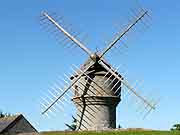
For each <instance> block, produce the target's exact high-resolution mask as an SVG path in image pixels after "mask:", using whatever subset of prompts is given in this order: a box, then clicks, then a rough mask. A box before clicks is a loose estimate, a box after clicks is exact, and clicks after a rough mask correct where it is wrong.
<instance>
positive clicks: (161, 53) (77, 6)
mask: <svg viewBox="0 0 180 135" xmlns="http://www.w3.org/2000/svg"><path fill="white" fill-rule="evenodd" d="M140 3H141V5H143V7H146V8H147V9H150V11H151V16H152V19H149V20H148V19H147V20H146V21H145V22H147V23H148V24H150V26H151V27H150V28H148V29H147V30H146V31H145V32H143V31H144V26H143V25H142V24H140V25H139V26H138V28H137V29H135V31H136V33H135V34H134V35H133V34H132V35H129V38H130V42H128V43H127V45H128V46H129V48H128V49H124V48H123V47H119V50H118V51H115V50H112V51H111V52H110V53H109V54H107V56H106V58H107V60H111V61H110V63H111V64H114V65H123V66H122V68H121V69H120V70H125V71H126V70H127V71H128V73H127V78H128V79H129V81H130V82H132V83H133V80H134V81H135V80H136V79H137V80H143V81H144V83H143V85H142V86H140V87H139V89H140V90H142V92H143V93H145V95H150V94H149V93H152V97H154V98H158V97H161V102H160V104H159V105H158V108H157V110H155V111H154V112H152V113H151V114H150V115H149V116H148V117H147V118H146V119H144V120H143V119H142V116H141V114H138V113H136V111H135V109H134V102H133V101H131V98H127V99H124V100H122V102H121V103H120V104H119V106H118V109H117V110H118V112H117V123H120V124H121V125H122V126H123V127H144V128H153V129H162V130H168V129H169V128H170V127H171V126H172V125H173V124H174V123H178V122H180V118H179V114H180V109H179V107H178V103H179V98H180V92H179V90H180V86H179V82H180V78H179V76H180V70H179V68H180V61H179V58H180V53H179V52H180V47H179V43H180V38H179V35H180V28H179V24H180V19H179V18H180V14H179V10H180V2H179V1H178V0H174V1H173V2H172V1H164V0H159V1H155V0H151V1H140ZM137 7H139V6H138V5H137V3H136V2H135V1H133V0H132V1H131V0H128V1H125V0H121V1H119V0H114V1H111V2H110V1H103V0H99V1H97V0H91V1H83V0H77V1H70V0H62V1H59V0H54V1H48V0H31V1H23V0H16V1H10V0H6V1H5V0H4V1H1V4H0V16H1V18H0V21H1V25H0V43H1V44H0V91H1V94H0V109H1V110H3V111H5V112H10V113H17V112H19V113H23V114H24V115H25V116H26V117H27V118H28V120H30V121H31V122H32V123H33V125H35V126H36V127H37V128H38V129H40V130H59V129H64V123H65V122H70V121H71V119H70V118H65V117H64V116H63V115H62V113H61V112H59V113H57V116H56V117H52V118H48V119H44V118H41V116H40V114H39V109H40V108H39V100H40V99H39V98H40V97H41V96H42V93H47V90H48V88H49V87H50V86H51V85H52V84H53V82H55V81H57V80H58V76H61V75H63V74H64V73H67V72H69V71H70V65H71V64H77V65H79V64H81V63H82V62H83V61H84V60H85V59H86V57H87V56H86V55H85V54H84V53H83V51H81V50H78V49H75V50H73V49H67V48H64V47H62V44H58V43H57V42H56V40H54V38H53V36H49V35H50V34H48V33H47V32H45V31H44V30H43V29H41V27H40V25H39V15H40V13H41V12H42V11H48V12H56V13H57V14H59V15H62V16H64V17H65V19H67V23H70V24H73V27H72V28H74V29H75V31H79V32H85V33H87V34H88V41H87V46H88V47H89V48H92V50H96V48H99V49H102V48H103V47H105V46H106V45H105V44H104V42H105V41H107V40H108V39H111V37H112V34H113V33H114V32H117V27H118V26H121V25H123V24H126V23H127V20H128V19H129V17H130V16H132V13H131V12H130V11H129V9H135V8H136V9H137ZM134 36H135V38H133V37H134ZM120 52H122V53H120ZM71 54H72V55H71ZM131 106H132V107H131ZM68 107H69V106H68ZM68 107H67V108H68ZM37 123H39V124H37Z"/></svg>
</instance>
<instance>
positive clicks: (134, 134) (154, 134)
mask: <svg viewBox="0 0 180 135" xmlns="http://www.w3.org/2000/svg"><path fill="white" fill-rule="evenodd" d="M42 135H180V132H178V131H177V132H175V131H173V132H172V131H106V132H102V131H101V132H44V133H42Z"/></svg>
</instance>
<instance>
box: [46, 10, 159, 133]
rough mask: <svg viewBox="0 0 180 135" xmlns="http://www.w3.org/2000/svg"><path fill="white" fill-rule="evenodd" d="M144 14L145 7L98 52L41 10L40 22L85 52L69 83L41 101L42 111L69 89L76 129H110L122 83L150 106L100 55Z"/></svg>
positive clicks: (112, 125)
mask: <svg viewBox="0 0 180 135" xmlns="http://www.w3.org/2000/svg"><path fill="white" fill-rule="evenodd" d="M147 15H148V11H144V10H142V12H140V14H139V16H137V17H136V18H135V20H134V21H133V22H132V23H131V24H129V25H128V26H127V27H126V28H125V30H124V31H123V32H122V33H118V34H117V35H116V37H115V38H114V40H113V41H112V42H110V44H109V45H108V46H107V47H106V48H105V49H104V50H103V51H102V52H101V53H96V52H95V53H93V52H92V51H90V50H89V49H88V48H87V47H86V46H85V45H84V44H83V43H82V42H81V41H80V40H78V39H77V38H76V36H75V35H73V34H70V32H68V31H67V30H66V29H65V28H64V27H63V26H62V25H61V24H60V23H58V22H57V21H56V19H55V18H54V17H52V16H50V15H49V14H48V13H46V12H43V13H42V20H43V23H48V25H52V26H53V27H54V28H55V29H56V30H57V31H58V32H60V33H61V34H63V35H64V36H65V38H67V39H68V40H69V41H70V42H72V43H73V44H75V45H76V46H78V47H79V48H81V49H82V50H83V51H84V52H85V53H86V54H87V55H88V59H87V61H86V62H85V63H84V64H83V65H82V66H81V67H80V68H78V67H76V66H74V68H73V69H74V74H73V75H70V76H69V79H70V80H71V83H70V84H69V85H68V86H66V88H65V89H63V91H62V92H61V93H58V95H53V94H52V95H53V97H54V99H53V100H52V99H51V100H50V101H49V102H47V104H43V106H44V107H45V109H44V110H43V111H42V114H47V113H48V112H49V111H51V109H52V108H56V105H57V104H58V102H59V101H61V100H62V99H63V97H64V96H65V95H66V94H67V92H69V91H72V92H73V97H72V98H71V101H72V102H73V103H74V104H75V106H76V108H77V127H76V130H107V129H114V128H116V107H117V105H118V104H119V102H120V101H121V91H122V86H124V87H126V88H127V89H128V91H129V92H131V93H132V94H134V95H135V96H136V97H137V98H138V99H139V100H140V101H142V103H143V104H144V105H145V106H146V108H149V111H151V110H154V109H155V104H153V103H151V102H150V101H149V100H147V99H146V98H144V97H143V96H141V95H140V94H139V93H137V92H136V91H135V89H134V88H133V87H132V86H131V85H130V84H129V82H128V81H127V80H126V79H125V78H124V77H123V76H122V75H121V74H119V73H118V72H117V70H116V69H114V68H113V67H112V66H111V65H110V64H109V63H107V62H106V61H105V59H104V57H105V55H106V53H107V52H108V51H109V50H111V49H112V48H113V46H115V45H116V44H117V42H118V41H120V40H121V39H122V38H123V37H124V36H126V35H127V33H128V32H129V31H130V30H131V29H132V28H133V27H135V26H136V25H137V24H138V23H139V22H140V21H142V19H143V18H144V17H145V16H147ZM57 89H60V88H57ZM149 111H148V112H149Z"/></svg>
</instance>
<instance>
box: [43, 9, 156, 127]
mask: <svg viewBox="0 0 180 135" xmlns="http://www.w3.org/2000/svg"><path fill="white" fill-rule="evenodd" d="M147 15H148V11H144V10H143V11H142V12H140V15H139V16H137V17H136V18H135V19H134V21H133V22H132V23H131V24H129V25H128V26H127V27H126V28H125V29H124V31H123V32H122V33H117V34H116V36H115V37H114V38H113V40H112V41H111V42H110V43H109V45H108V46H107V47H106V48H105V49H104V50H103V51H102V52H101V53H100V54H96V53H93V52H92V51H90V50H89V49H88V48H87V47H86V46H85V45H84V44H83V43H82V42H81V41H79V40H78V39H76V35H71V34H70V33H69V32H68V31H66V30H65V28H63V26H61V24H59V23H58V22H57V21H56V20H55V18H53V17H51V16H50V15H49V14H48V13H47V12H43V13H42V19H41V20H42V21H43V22H44V23H46V24H48V25H52V26H53V27H55V29H56V30H57V31H58V32H60V33H61V34H64V36H65V39H66V40H68V42H72V43H73V44H75V45H77V46H78V47H79V48H81V49H82V50H83V51H84V52H85V53H86V54H87V55H88V56H89V58H90V60H91V61H90V62H89V65H88V66H87V67H86V68H83V69H82V68H78V67H76V66H73V68H72V70H73V72H74V73H73V74H75V75H76V78H75V79H73V81H71V80H70V77H71V76H73V74H69V75H65V77H66V79H67V80H68V81H69V82H68V81H66V80H64V79H63V80H64V82H65V83H66V87H65V89H64V88H60V87H58V86H55V88H53V90H54V92H55V93H56V94H55V93H53V92H50V95H51V96H52V97H53V98H50V97H48V98H47V99H49V101H47V99H44V101H45V104H43V103H42V106H43V107H44V110H43V111H42V114H46V115H48V112H50V113H53V111H52V110H56V109H57V108H56V107H58V108H60V109H61V110H63V107H62V106H61V105H60V106H59V103H60V104H63V100H64V101H67V102H69V101H70V100H71V98H72V97H70V96H69V95H68V94H67V93H68V92H69V91H70V89H72V90H74V91H75V92H76V89H75V86H74V84H76V83H77V82H78V83H79V84H80V85H82V86H83V87H87V86H86V85H85V83H86V84H87V83H88V82H85V83H84V82H81V80H80V79H81V78H82V76H86V77H87V78H88V79H89V80H90V81H91V82H92V83H93V84H94V85H95V86H97V87H98V88H100V89H101V92H99V95H101V96H102V95H104V94H105V95H108V94H109V93H107V92H106V91H105V90H104V88H102V86H99V85H98V83H97V82H95V81H94V80H93V79H92V78H91V77H90V76H89V75H88V74H86V72H87V71H88V70H89V69H90V68H92V66H93V65H94V64H95V63H98V64H99V65H101V66H102V67H103V68H104V69H105V70H106V71H107V73H106V74H105V75H104V77H103V78H105V77H106V76H108V75H109V76H108V77H107V80H106V81H105V82H104V84H103V85H105V84H106V82H107V81H109V80H110V79H111V78H112V76H113V79H112V80H111V81H112V83H114V81H116V83H115V85H114V86H113V87H112V89H113V88H114V87H116V85H118V84H119V83H120V82H121V83H122V85H120V86H118V88H117V91H114V92H113V94H114V95H117V92H118V89H120V88H121V87H122V86H125V87H126V88H127V90H128V91H129V92H131V93H132V94H134V95H135V96H136V97H137V98H138V99H139V100H140V101H142V103H143V104H144V105H145V107H146V109H147V108H149V109H148V112H147V113H149V112H150V111H151V110H154V109H155V105H156V104H154V103H152V102H150V101H148V100H147V99H145V98H144V97H143V96H141V95H140V94H139V93H137V92H136V91H135V89H134V87H132V86H131V85H130V84H129V82H128V81H127V80H126V79H125V77H123V76H121V75H119V74H118V73H117V71H118V68H116V69H114V68H113V67H111V66H109V64H107V62H106V61H105V59H104V56H105V54H106V53H107V52H108V51H109V50H111V49H112V48H113V47H114V46H115V45H116V43H117V42H118V41H120V40H121V39H122V38H123V37H124V36H126V35H127V34H128V32H129V31H130V30H131V29H132V28H133V27H135V26H136V25H137V23H139V22H140V21H142V19H143V18H144V17H145V16H147ZM89 85H90V86H91V89H94V90H96V91H98V90H99V89H97V87H94V85H92V84H89ZM110 85H111V83H110V84H108V85H105V88H106V87H109V86H110ZM91 89H88V91H90V92H91V93H92V94H94V95H96V93H94V90H91ZM112 89H111V90H110V91H109V92H112ZM102 92H103V93H102ZM81 93H83V94H82V95H81V96H82V100H84V99H83V98H85V97H86V95H87V96H92V95H88V93H86V95H84V91H83V89H82V90H81ZM65 96H66V98H65ZM117 96H120V95H119V93H118V95H117ZM67 98H68V99H67ZM89 102H92V101H89ZM79 106H81V109H82V110H80V112H82V114H81V115H79V114H77V115H78V116H77V117H80V118H81V120H80V121H77V122H79V123H82V121H83V120H84V119H83V118H82V117H86V118H87V119H88V116H85V115H83V109H84V106H82V105H79ZM88 107H89V106H88ZM89 109H92V108H90V107H89ZM99 109H100V108H98V107H97V108H96V110H95V109H93V110H92V111H95V112H96V113H97V112H98V111H100V110H99ZM89 115H92V114H91V113H90V112H89ZM85 123H87V122H86V121H85ZM87 124H89V123H87ZM80 125H81V124H80ZM81 126H83V127H84V128H85V129H86V126H85V125H81ZM78 130H81V129H80V128H79V129H78Z"/></svg>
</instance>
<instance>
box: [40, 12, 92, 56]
mask: <svg viewBox="0 0 180 135" xmlns="http://www.w3.org/2000/svg"><path fill="white" fill-rule="evenodd" d="M42 15H43V16H44V17H45V18H47V19H48V20H49V21H50V22H51V23H52V24H54V26H55V27H56V28H57V29H59V30H60V31H61V32H62V33H63V34H64V35H66V36H67V37H68V38H69V39H70V40H71V41H72V42H74V43H75V44H76V45H78V46H79V47H80V48H81V49H82V50H84V51H85V52H86V53H87V54H88V55H89V56H90V55H91V54H92V53H91V51H90V50H89V49H88V48H87V47H85V46H84V45H83V44H82V43H81V42H80V41H79V40H77V39H76V38H75V37H74V36H72V35H71V34H70V33H68V32H67V31H66V30H65V29H64V28H63V27H62V26H61V25H60V24H59V23H58V22H56V21H55V20H54V18H53V17H51V16H50V15H48V13H46V12H43V13H42Z"/></svg>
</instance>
